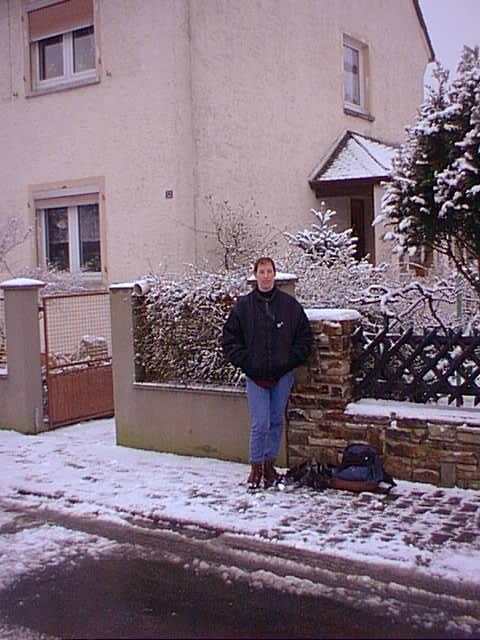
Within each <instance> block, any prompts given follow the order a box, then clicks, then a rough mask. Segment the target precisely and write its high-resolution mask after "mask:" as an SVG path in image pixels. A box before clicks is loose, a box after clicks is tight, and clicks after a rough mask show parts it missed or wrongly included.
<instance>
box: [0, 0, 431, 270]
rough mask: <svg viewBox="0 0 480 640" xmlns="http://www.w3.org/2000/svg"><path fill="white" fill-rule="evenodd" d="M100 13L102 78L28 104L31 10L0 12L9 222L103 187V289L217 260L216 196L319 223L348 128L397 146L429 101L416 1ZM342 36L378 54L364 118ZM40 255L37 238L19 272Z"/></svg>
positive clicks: (145, 7) (237, 1)
mask: <svg viewBox="0 0 480 640" xmlns="http://www.w3.org/2000/svg"><path fill="white" fill-rule="evenodd" d="M95 7H96V15H97V17H98V20H97V23H96V29H97V44H98V53H99V62H98V69H99V82H98V83H96V84H91V85H89V86H85V87H80V88H75V89H70V90H64V91H57V92H54V93H49V94H46V95H37V96H32V97H27V94H28V91H27V87H26V85H25V81H24V76H25V60H24V47H25V43H24V28H23V24H24V23H22V3H21V0H3V1H2V2H0V148H1V149H2V150H4V151H5V150H6V152H7V154H8V162H4V163H3V166H2V173H1V175H0V189H1V192H2V213H1V214H0V216H6V215H16V216H18V217H20V218H22V219H24V220H25V221H26V222H28V223H29V224H32V223H33V222H34V211H33V208H34V207H33V202H32V199H31V193H32V192H33V191H34V190H35V189H38V190H41V188H42V186H45V185H49V186H50V187H52V186H56V187H57V188H61V187H62V186H63V185H65V184H66V185H68V184H71V183H72V182H73V181H76V180H84V181H87V182H88V181H89V180H90V178H92V177H94V178H96V179H97V181H101V183H102V193H101V197H102V203H101V210H102V211H103V218H102V227H103V228H102V236H103V246H102V252H103V257H104V259H105V260H104V262H105V265H104V266H105V272H104V277H105V279H106V281H108V282H118V281H123V280H126V279H131V278H135V277H138V276H139V275H140V274H142V273H146V272H149V271H151V270H152V269H153V270H158V269H159V268H160V267H159V265H167V266H168V267H169V268H172V269H179V268H181V267H182V266H183V264H185V263H188V262H200V261H201V260H202V259H203V258H205V257H206V256H209V255H211V251H212V247H213V245H214V243H213V240H212V236H211V235H209V234H208V230H209V227H210V220H209V216H210V210H209V208H208V206H207V204H206V202H205V201H204V198H205V196H206V195H208V194H212V195H213V197H214V199H216V200H217V201H223V200H225V199H228V200H230V202H231V203H232V205H233V206H236V205H238V204H239V203H242V202H244V201H246V200H247V199H248V198H249V197H253V198H255V200H256V203H257V207H258V208H259V210H260V211H261V212H262V213H264V214H265V215H267V216H268V218H269V220H270V221H271V223H272V224H273V225H274V227H275V228H276V229H277V230H279V231H282V230H284V229H286V228H288V229H289V230H292V231H294V230H297V229H299V228H303V227H304V226H305V225H309V224H310V222H311V220H310V217H309V210H310V208H311V207H312V206H316V205H318V203H316V202H315V198H314V196H313V194H312V192H311V190H310V188H309V186H308V184H307V177H308V175H309V173H310V172H311V170H312V168H313V167H314V166H316V165H317V163H318V161H319V159H320V158H321V157H323V156H324V154H325V152H326V150H327V149H328V148H330V146H331V145H332V143H333V141H334V140H335V139H337V138H338V137H339V135H340V134H341V133H342V132H343V131H344V130H345V129H354V130H358V131H360V132H361V133H364V134H366V135H371V136H374V137H380V138H382V139H385V140H386V141H392V142H395V141H399V140H401V139H402V138H403V132H404V126H405V125H406V124H407V123H409V122H411V120H412V119H413V117H414V115H415V110H416V108H417V106H418V105H419V104H420V103H421V102H422V100H423V74H424V69H425V65H426V63H427V61H428V55H429V54H428V49H427V45H426V40H425V36H424V34H423V32H422V30H421V27H420V24H419V22H418V18H417V15H416V13H415V9H414V5H413V2H412V1H411V0H396V1H395V2H386V1H385V0H321V1H320V0H261V1H259V2H258V1H256V0H201V1H200V0H141V1H140V0H138V1H135V2H132V1H129V0H95ZM344 34H347V35H350V36H351V37H354V38H357V39H358V40H360V41H362V42H364V43H365V44H366V45H367V46H368V50H369V68H370V70H369V83H368V85H369V86H368V91H369V111H370V112H371V116H372V118H371V119H368V120H367V119H364V118H359V117H355V116H352V115H348V114H346V113H345V112H344V110H343V84H342V83H343V60H342V38H343V35H344ZM27 160H28V161H27ZM103 187H104V188H103ZM166 190H173V192H174V197H173V199H166V198H165V191H166ZM0 222H1V217H0ZM36 260H37V256H36V246H35V234H32V236H31V238H30V239H29V240H28V241H27V242H26V243H25V244H24V245H23V246H22V247H20V248H19V249H18V250H17V251H16V252H15V253H13V254H12V256H11V265H10V266H11V267H12V268H13V269H16V268H19V267H21V266H24V265H25V264H28V265H31V266H34V265H35V263H36Z"/></svg>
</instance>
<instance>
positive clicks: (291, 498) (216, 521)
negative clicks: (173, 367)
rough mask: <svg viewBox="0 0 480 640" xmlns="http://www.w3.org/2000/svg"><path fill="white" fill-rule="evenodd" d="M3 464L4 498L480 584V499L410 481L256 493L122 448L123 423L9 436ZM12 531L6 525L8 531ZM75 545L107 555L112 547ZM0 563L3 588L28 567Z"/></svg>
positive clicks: (231, 477)
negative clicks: (376, 491)
mask: <svg viewBox="0 0 480 640" xmlns="http://www.w3.org/2000/svg"><path fill="white" fill-rule="evenodd" d="M0 468H1V470H2V473H1V478H0V499H1V498H16V499H21V501H22V502H24V503H25V504H30V505H36V506H39V507H42V505H43V506H48V507H52V508H54V509H56V510H58V511H63V512H65V513H70V514H72V513H73V514H76V515H79V514H80V515H81V514H97V515H98V516H100V517H101V518H103V519H107V520H111V521H115V522H125V519H126V518H128V517H131V515H132V514H136V515H139V516H142V517H145V518H151V519H153V520H157V519H160V518H166V519H172V520H175V521H179V522H193V523H196V524H199V525H203V526H208V527H213V528H217V529H225V530H227V531H230V532H234V533H236V534H240V535H242V534H244V535H249V536H255V537H258V538H262V539H267V540H269V541H271V542H273V543H282V545H290V546H291V547H293V548H301V549H307V550H313V551H322V552H323V553H327V554H331V555H340V556H342V557H351V558H354V559H362V560H368V561H370V562H373V563H377V564H378V563H379V564H382V565H391V566H395V567H403V568H410V569H415V570H416V571H419V572H423V573H426V574H429V575H435V576H442V577H447V578H450V579H454V580H458V581H468V582H471V583H474V584H476V585H477V586H478V585H480V553H479V552H480V539H479V538H480V537H479V536H478V535H477V533H478V516H479V513H480V495H479V492H475V491H468V490H461V489H455V488H454V489H438V488H437V487H434V486H431V485H427V484H414V483H409V482H403V481H400V482H398V487H396V488H395V489H394V490H393V498H396V499H392V497H390V498H386V497H384V496H378V495H373V494H368V493H363V494H360V495H356V494H350V493H347V492H341V491H334V490H327V491H324V492H311V491H310V490H308V489H303V488H294V487H291V486H287V487H286V488H285V489H284V490H283V491H276V490H269V491H262V492H259V493H256V494H249V493H247V492H246V486H245V479H246V476H247V473H248V468H247V466H246V465H244V464H238V463H233V462H226V461H220V460H214V459H208V458H193V457H186V456H177V455H173V454H168V453H158V452H152V451H143V450H135V449H129V448H126V447H121V446H117V445H116V443H115V429H114V421H113V419H108V420H97V421H92V422H88V423H81V424H78V425H74V426H71V427H67V428H63V429H58V430H55V431H51V432H48V433H44V434H41V435H38V436H25V435H22V434H19V433H16V432H13V431H0ZM4 517H5V516H4ZM4 524H7V525H8V522H7V523H4V522H3V521H2V520H1V519H0V530H1V529H2V528H3V525H4ZM44 533H45V536H44V538H45V539H48V541H49V544H51V545H53V547H52V548H54V549H55V550H54V551H52V553H55V554H57V557H58V553H59V547H61V546H63V547H65V548H67V547H68V546H69V540H68V539H67V538H66V539H64V540H63V541H62V535H61V533H60V532H59V531H57V532H55V530H52V528H51V527H50V528H48V530H47V529H46V530H45V532H44ZM18 535H21V534H18ZM25 535H28V532H27V533H26V534H25ZM32 535H33V534H32ZM35 535H36V536H38V539H35V540H30V541H29V544H30V547H31V549H32V554H33V556H34V555H35V548H38V549H40V547H41V545H42V544H43V543H42V534H41V532H39V533H36V534H35ZM69 535H73V533H72V534H69ZM14 542H15V540H13V539H10V544H11V543H14ZM75 542H76V543H79V544H83V543H85V547H92V548H95V547H98V548H99V552H101V551H102V548H103V547H102V544H103V543H102V542H101V541H94V540H85V541H80V540H76V541H75ZM2 544H3V541H2ZM5 544H7V546H8V542H7V543H5ZM27 546H28V545H27ZM33 556H32V557H33ZM46 557H47V559H48V552H47V556H46ZM0 558H1V562H0V586H2V585H4V584H5V581H6V575H10V574H11V573H12V574H15V573H17V569H18V571H22V570H23V569H24V567H23V568H22V567H21V566H18V567H17V568H15V567H16V566H17V565H16V564H15V563H16V562H17V559H16V558H15V557H13V558H12V557H11V554H10V556H9V555H8V553H7V551H6V547H3V548H2V547H1V546H0ZM25 562H29V560H28V559H27V560H26V561H25ZM12 563H13V564H12Z"/></svg>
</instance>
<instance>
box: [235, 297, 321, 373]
mask: <svg viewBox="0 0 480 640" xmlns="http://www.w3.org/2000/svg"><path fill="white" fill-rule="evenodd" d="M311 347H312V330H311V328H310V323H309V321H308V318H307V316H306V315H305V311H304V310H303V307H302V306H301V305H300V303H299V302H297V300H295V298H293V297H292V296H290V295H288V293H285V292H284V291H280V290H279V289H277V288H276V287H274V288H273V290H272V292H271V295H269V296H267V297H264V296H262V294H260V292H258V291H257V290H256V289H254V290H253V291H252V292H251V293H249V294H248V295H246V296H242V297H241V298H240V299H239V300H238V301H237V303H236V305H235V307H234V308H233V309H232V311H231V312H230V315H229V317H228V319H227V321H226V323H225V325H224V327H223V351H224V353H225V357H226V358H227V360H228V361H229V362H231V363H232V364H234V365H235V366H237V367H240V369H241V370H242V371H243V372H244V373H245V374H246V375H247V376H248V377H249V378H252V379H254V380H255V379H265V380H274V381H276V380H279V379H280V378H281V377H282V376H283V375H284V374H285V373H287V372H288V371H291V370H292V369H294V368H295V367H298V366H299V365H301V364H303V363H304V362H305V360H306V359H307V358H308V355H309V353H310V350H311Z"/></svg>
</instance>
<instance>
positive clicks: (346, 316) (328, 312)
mask: <svg viewBox="0 0 480 640" xmlns="http://www.w3.org/2000/svg"><path fill="white" fill-rule="evenodd" d="M305 313H306V314H307V318H308V319H309V320H310V321H319V322H320V321H322V320H329V321H333V322H342V321H344V320H345V321H346V320H360V319H361V317H362V316H361V315H360V313H359V312H358V311H355V310H354V309H305Z"/></svg>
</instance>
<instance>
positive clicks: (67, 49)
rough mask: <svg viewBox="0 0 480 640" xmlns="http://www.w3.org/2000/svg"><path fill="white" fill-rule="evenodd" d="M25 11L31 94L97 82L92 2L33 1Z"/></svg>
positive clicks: (76, 0) (68, 0) (88, 0)
mask: <svg viewBox="0 0 480 640" xmlns="http://www.w3.org/2000/svg"><path fill="white" fill-rule="evenodd" d="M26 11H27V17H28V38H29V47H30V49H29V51H30V66H31V84H32V90H33V91H42V90H49V89H55V88H62V87H65V86H72V85H76V84H84V83H88V82H91V81H96V79H97V68H96V43H95V26H94V11H93V0H61V1H58V0H57V1H56V2H51V1H50V0H35V1H34V2H31V3H30V4H29V5H27V7H26Z"/></svg>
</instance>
